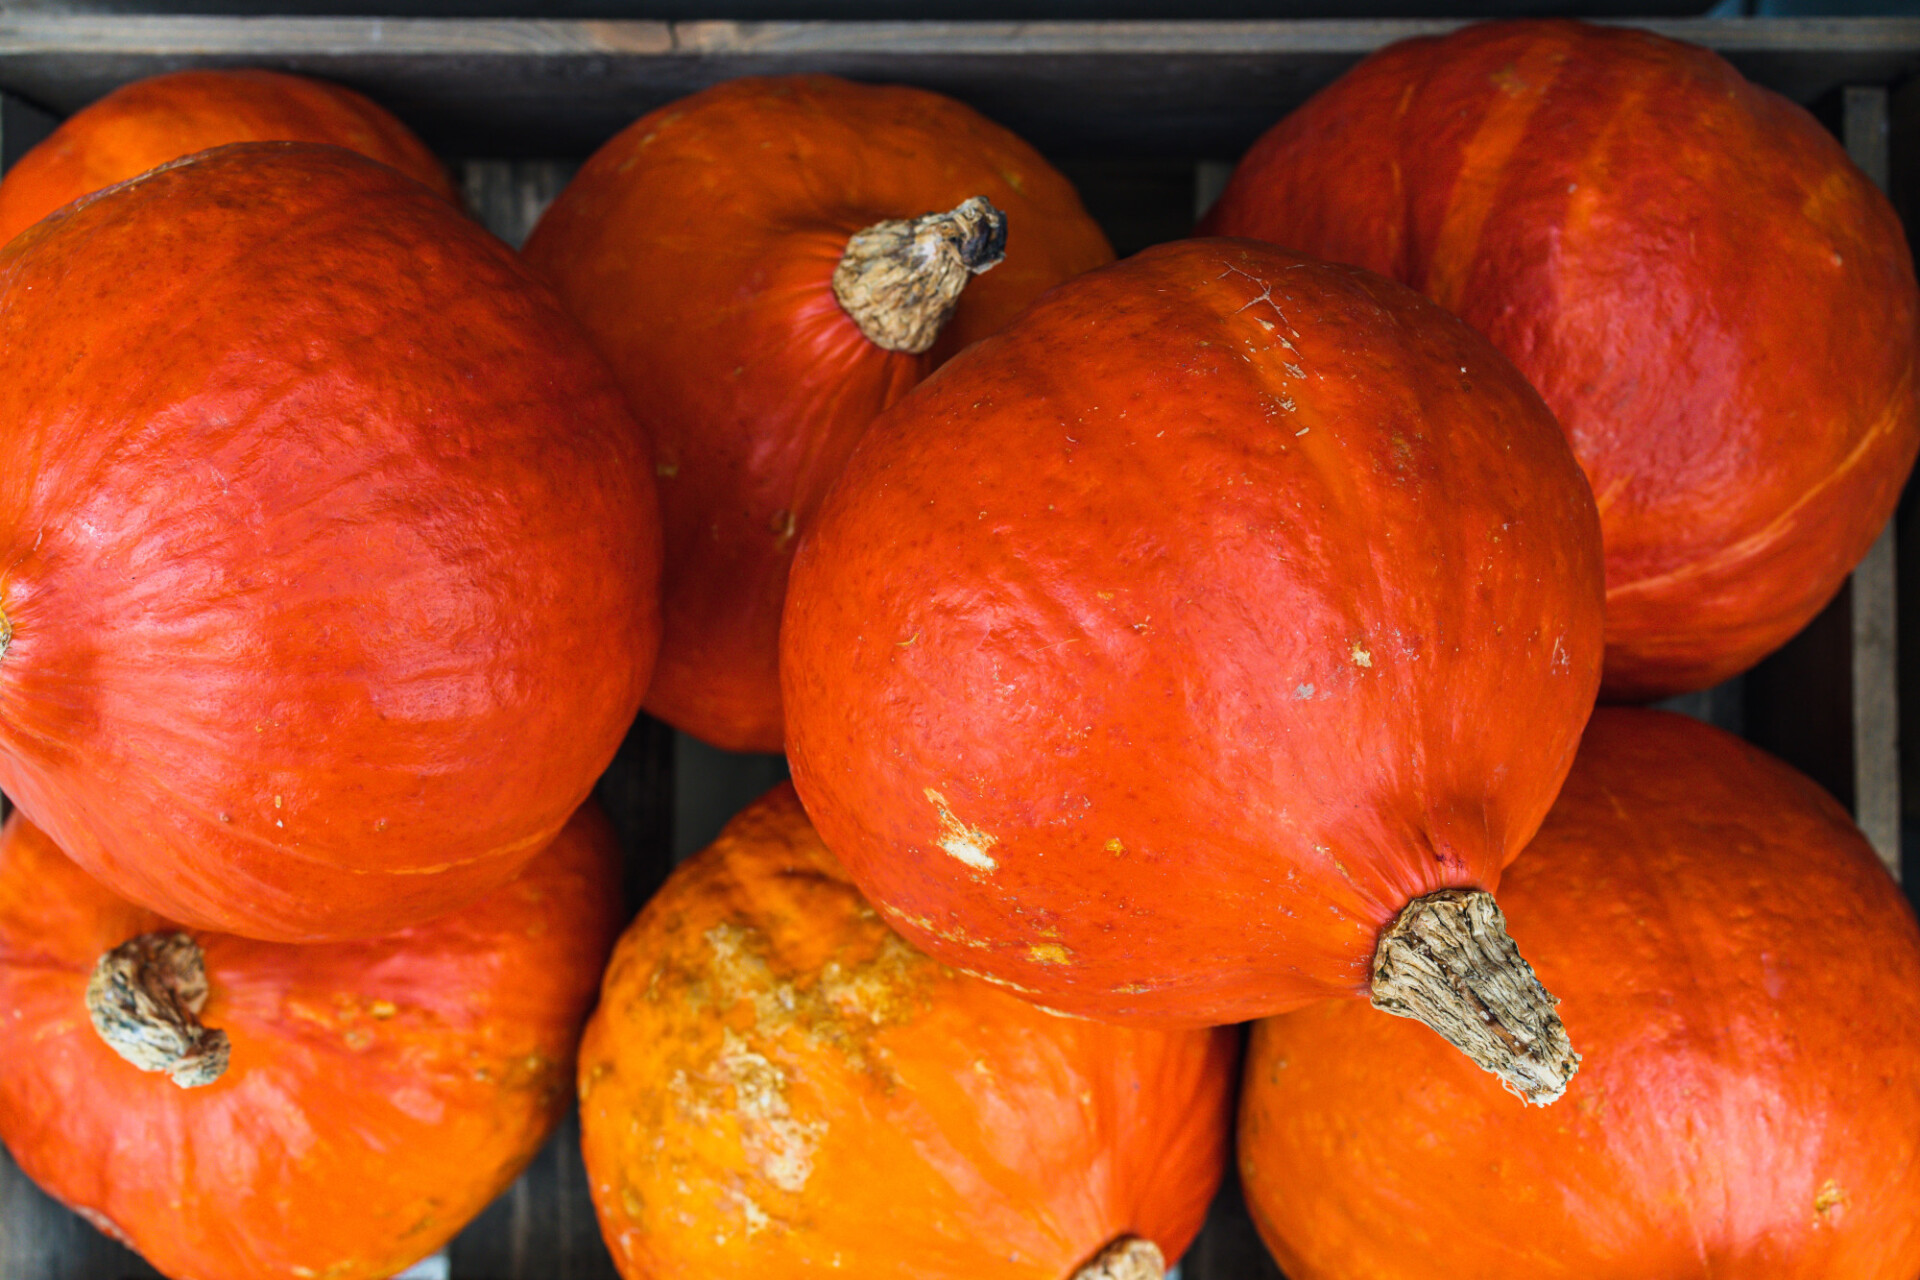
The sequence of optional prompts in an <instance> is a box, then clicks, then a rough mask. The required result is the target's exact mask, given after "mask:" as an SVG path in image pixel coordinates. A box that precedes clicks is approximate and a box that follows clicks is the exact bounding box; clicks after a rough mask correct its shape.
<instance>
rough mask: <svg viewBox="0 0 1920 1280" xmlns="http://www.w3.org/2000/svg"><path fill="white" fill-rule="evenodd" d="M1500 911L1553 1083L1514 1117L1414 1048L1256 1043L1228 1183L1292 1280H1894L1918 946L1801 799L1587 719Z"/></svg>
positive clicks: (1316, 1024)
mask: <svg viewBox="0 0 1920 1280" xmlns="http://www.w3.org/2000/svg"><path fill="white" fill-rule="evenodd" d="M1500 898H1501V901H1502V903H1504V904H1505V906H1506V909H1507V914H1508V917H1509V919H1510V920H1511V921H1512V924H1513V933H1514V936H1515V937H1516V938H1517V939H1518V940H1519V941H1520V943H1521V945H1522V946H1524V947H1525V948H1526V952H1527V955H1528V956H1529V957H1531V958H1532V960H1533V962H1534V963H1535V964H1536V965H1537V966H1538V967H1539V971H1540V976H1541V977H1542V978H1543V979H1544V980H1545V981H1546V983H1547V985H1548V986H1549V987H1551V988H1552V989H1553V991H1554V992H1556V993H1557V994H1558V995H1559V996H1561V998H1562V999H1563V1000H1564V1002H1565V1003H1564V1004H1563V1005H1562V1012H1563V1013H1564V1014H1565V1016H1566V1020H1567V1026H1568V1028H1569V1030H1570V1031H1571V1032H1572V1033H1573V1036H1574V1038H1575V1040H1576V1042H1577V1043H1578V1044H1579V1045H1580V1046H1581V1048H1582V1049H1583V1050H1584V1051H1585V1053H1586V1065H1585V1067H1584V1068H1583V1070H1582V1071H1581V1073H1580V1077H1579V1079H1577V1080H1575V1081H1574V1082H1573V1085H1572V1087H1571V1088H1570V1089H1569V1091H1568V1093H1567V1097H1566V1100H1565V1101H1564V1102H1562V1103H1561V1104H1560V1105H1559V1106H1558V1107H1555V1108H1554V1110H1553V1112H1552V1113H1551V1114H1542V1113H1537V1112H1527V1111H1523V1110H1521V1109H1520V1108H1516V1107H1514V1106H1512V1105H1511V1104H1510V1103H1509V1102H1508V1101H1507V1100H1506V1099H1505V1098H1503V1097H1502V1096H1501V1095H1500V1092H1499V1090H1497V1089H1494V1088H1490V1087H1489V1084H1490V1082H1489V1081H1487V1080H1486V1079H1485V1078H1484V1077H1482V1076H1480V1075H1478V1074H1477V1073H1475V1072H1474V1071H1472V1070H1471V1069H1466V1068H1465V1066H1464V1064H1463V1063H1461V1062H1459V1061H1458V1060H1457V1055H1455V1054H1454V1053H1453V1052H1452V1051H1451V1050H1449V1049H1448V1048H1447V1047H1446V1046H1445V1045H1444V1044H1441V1043H1440V1042H1439V1041H1437V1040H1436V1039H1435V1038H1434V1037H1432V1036H1430V1035H1428V1034H1427V1033H1426V1032H1424V1031H1422V1030H1421V1029H1420V1028H1418V1027H1414V1026H1410V1025H1408V1024H1406V1023H1395V1022H1389V1021H1387V1020H1386V1019H1383V1018H1370V1017H1367V1016H1365V1014H1364V1012H1363V1011H1359V1010H1355V1009H1352V1008H1349V1007H1348V1006H1346V1005H1344V1004H1325V1005H1321V1006H1318V1007H1315V1008H1311V1009H1303V1010H1301V1011H1299V1012H1297V1013H1292V1014H1289V1015H1287V1016H1286V1017H1283V1018H1275V1019H1273V1020H1271V1021H1268V1022H1263V1023H1261V1024H1260V1025H1259V1027H1258V1028H1256V1030H1255V1032H1254V1039H1253V1047H1252V1050H1251V1054H1250V1057H1249V1059H1248V1064H1247V1072H1246V1084H1245V1087H1244V1093H1243V1097H1242V1112H1241V1120H1240V1164H1241V1174H1242V1179H1243V1182H1244V1185H1245V1188H1246V1193H1247V1198H1248V1202H1249V1204H1250V1205H1251V1207H1252V1209H1253V1214H1254V1219H1255V1221H1256V1223H1257V1224H1258V1225H1259V1227H1260V1232H1261V1234H1262V1236H1264V1237H1265V1239H1266V1240H1267V1243H1268V1244H1269V1245H1270V1246H1271V1247H1272V1248H1273V1251H1274V1253H1275V1254H1276V1256H1277V1257H1278V1258H1279V1259H1280V1262H1281V1265H1282V1266H1283V1267H1285V1269H1286V1272H1287V1274H1288V1275H1289V1276H1293V1277H1296V1278H1297V1280H1347V1278H1348V1277H1353V1276H1366V1277H1369V1280H1402V1278H1404V1280H1468V1278H1469V1277H1472V1278H1473V1280H1479V1278H1480V1277H1486V1276H1529V1277H1540V1278H1541V1280H1552V1278H1554V1277H1564V1278H1565V1280H1642V1278H1644V1277H1649V1276H1660V1277H1663V1278H1664V1280H1680V1278H1681V1277H1702V1278H1703V1280H1704V1278H1705V1277H1708V1276H1711V1277H1714V1278H1715V1280H1720V1278H1721V1277H1726V1278H1727V1280H1745V1278H1751V1280H1835V1278H1836V1277H1840V1276H1845V1277H1847V1280H1912V1277H1913V1276H1914V1275H1915V1274H1917V1273H1920V931H1916V929H1915V927H1914V920H1913V915H1912V913H1911V912H1910V911H1909V910H1908V908H1907V905H1906V903H1905V901H1904V900H1903V899H1902V897H1901V895H1900V891H1899V889H1898V888H1897V887H1896V886H1895V885H1894V884H1893V882H1892V881H1891V880H1890V879H1889V878H1888V877H1887V875H1886V873H1885V872H1884V871H1882V870H1881V868H1880V866H1879V864H1878V863H1877V862H1876V861H1875V859H1874V855H1873V851H1872V850H1871V849H1870V848H1869V847H1868V846H1867V842H1866V841H1865V840H1864V839H1863V838H1862V837H1861V835H1860V833H1859V832H1858V831H1857V830H1856V829H1855V828H1854V826H1853V824H1852V823H1851V822H1849V821H1848V820H1847V817H1846V815H1845V814H1844V813H1843V812H1842V811H1841V810H1840V807H1839V806H1838V805H1836V804H1834V803H1833V801H1832V800H1831V799H1830V798H1828V796H1827V795H1826V794H1825V793H1824V792H1822V791H1821V790H1820V788H1819V787H1818V786H1816V785H1815V784H1814V783H1812V782H1811V781H1809V780H1808V779H1806V778H1804V777H1802V776H1800V775H1799V774H1797V773H1795V772H1794V771H1793V770H1792V769H1790V768H1788V767H1787V766H1786V765H1784V764H1781V763H1780V762H1779V761H1777V760H1774V759H1771V758H1770V757H1768V756H1766V755H1764V754H1763V753H1761V752H1760V751H1758V750H1756V749H1754V748H1753V747H1749V746H1747V745H1745V744H1744V743H1742V742H1740V741H1739V740H1738V739H1735V738H1733V737H1730V736H1729V735H1727V734H1724V733H1721V732H1720V731H1718V730H1716V729H1711V728H1708V727H1706V726H1704V725H1701V724H1698V723H1695V722H1693V721H1690V720H1684V719H1681V718H1680V717H1677V716H1671V715H1667V714H1665V713H1662V712H1651V711H1627V710H1602V711H1601V712H1599V713H1597V714H1596V715H1595V716H1594V719H1593V723H1592V724H1591V725H1590V726H1589V727H1588V729H1587V736H1586V740H1585V742H1584V743H1583V744H1582V746H1581V748H1580V755H1579V758H1578V759H1577V760H1576V761H1575V763H1574V767H1573V773H1572V776H1570V777H1569V778H1568V779H1567V785H1566V789H1565V790H1564V791H1562V792H1561V794H1560V800H1559V802H1558V803H1557V804H1556V805H1555V806H1554V809H1553V812H1552V814H1551V815H1549V817H1548V818H1547V821H1546V825H1545V826H1544V827H1542V828H1541V831H1540V835H1539V837H1538V838H1537V839H1536V840H1535V841H1534V842H1533V844H1532V845H1531V846H1530V847H1529V848H1528V849H1527V851H1526V853H1525V854H1524V855H1522V856H1521V858H1520V859H1519V861H1517V862H1515V863H1514V864H1513V866H1512V867H1511V868H1510V869H1509V870H1508V872H1507V875H1506V878H1505V879H1504V880H1503V881H1502V882H1501V885H1500Z"/></svg>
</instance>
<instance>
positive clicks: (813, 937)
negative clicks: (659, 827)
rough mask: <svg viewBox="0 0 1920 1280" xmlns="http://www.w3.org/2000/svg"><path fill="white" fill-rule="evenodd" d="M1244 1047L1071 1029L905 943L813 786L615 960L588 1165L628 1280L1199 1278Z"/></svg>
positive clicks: (584, 1048)
mask: <svg viewBox="0 0 1920 1280" xmlns="http://www.w3.org/2000/svg"><path fill="white" fill-rule="evenodd" d="M1237 1056H1238V1044H1237V1033H1235V1032H1234V1031H1232V1030H1231V1029H1226V1028H1221V1029H1215V1030H1209V1031H1180V1032H1161V1031H1150V1030H1134V1029H1127V1028H1121V1027H1113V1026H1107V1025H1104V1024H1101V1023H1095V1022H1088V1021H1085V1020H1082V1019H1077V1018H1072V1019H1070V1018H1060V1017H1056V1016H1053V1015H1050V1014H1047V1013H1045V1012H1043V1011H1041V1010H1038V1009H1035V1008H1033V1007H1032V1006H1031V1005H1029V1004H1027V1003H1026V1002H1024V1001H1022V1000H1019V999H1017V998H1015V997H1013V996H1010V995H1008V994H1006V993H1005V992H1002V991H1000V990H998V989H996V988H994V987H992V986H989V985H988V984H986V983H984V982H981V981H979V980H977V979H974V978H968V977H965V976H962V975H960V974H957V973H955V972H954V971H953V970H951V969H948V968H947V967H946V966H944V965H941V964H939V963H937V962H935V961H933V960H931V959H928V958H927V957H926V956H924V955H922V954H920V953H919V952H917V951H915V950H914V949H913V948H912V947H910V946H908V945H907V944H906V943H905V942H903V941H902V940H901V939H900V938H899V936H898V935H896V934H895V933H893V932H892V931H891V930H889V929H888V928H887V927H886V925H884V924H883V923H881V921H880V920H879V919H878V917H877V916H876V915H875V914H874V912H873V910H872V908H870V907H869V906H868V905H867V904H866V903H865V902H864V901H863V900H862V899H861V897H860V894H859V891H858V890H856V889H855V888H854V887H853V885H852V884H851V883H850V882H849V881H848V880H847V878H846V874H845V872H843V871H842V870H841V869H840V868H839V866H838V865H837V864H836V863H835V862H834V860H833V857H832V855H831V854H829V853H828V852H827V850H826V848H825V847H824V846H823V845H822V844H821V843H820V839H819V837H818V836H817V835H816V834H815V833H814V831H813V829H812V827H811V826H810V825H809V824H808V822H807V818H806V815H805V813H804V812H803V811H802V810H801V808H800V805H799V802H798V801H797V800H796V799H795V797H794V794H793V791H792V788H791V787H790V786H788V785H787V784H785V783H782V784H781V785H780V786H779V787H777V788H775V789H774V790H773V791H771V792H769V793H768V794H767V795H766V796H764V797H762V798H761V799H760V800H759V801H758V802H756V803H755V804H754V805H752V806H751V807H749V808H748V809H747V810H746V811H745V812H743V813H742V814H741V815H740V816H738V817H737V818H735V819H734V821H733V822H732V823H731V824H730V825H729V826H728V827H727V829H726V830H725V831H724V832H722V834H721V835H720V838H719V839H718V840H717V841H715V843H714V844H713V845H711V846H710V847H708V848H707V849H706V850H705V851H704V852H703V853H701V854H699V855H697V856H696V857H695V858H693V859H692V860H691V861H689V862H688V863H686V864H684V865H683V866H681V867H680V868H679V869H678V870H677V871H676V872H675V873H674V875H673V878H672V879H670V880H669V881H668V882H667V885H666V887H665V888H663V889H662V890H661V891H660V893H659V894H658V895H657V896H656V897H655V898H654V899H653V900H652V901H651V902H650V903H649V904H648V905H647V907H646V909H645V910H644V911H643V912H642V913H641V915H640V918H639V920H638V921H636V922H635V923H634V925H633V926H632V927H631V928H629V929H628V931H627V933H626V935H625V936H624V937H623V938H621V940H620V943H619V946H618V947H617V948H616V949H615V952H614V958H613V963H612V964H611V966H610V967H609V968H608V970H607V979H606V984H605V987H604V989H603V991H602V993H601V1003H600V1008H599V1010H598V1011H597V1012H596V1013H595V1015H594V1017H593V1019H592V1021H591V1022H590V1023H589V1024H588V1027H587V1035H586V1039H585V1040H584V1042H583V1043H582V1045H581V1051H580V1112H581V1146H582V1151H583V1153H584V1155H585V1157H586V1163H587V1173H588V1179H589V1182H590V1185H591V1187H592V1193H593V1201H594V1207H595V1208H596V1209H597V1210H598V1212H599V1215H600V1225H601V1230H602V1232H603V1234H604V1235H605V1236H606V1239H607V1243H608V1246H609V1247H610V1248H611V1249H612V1251H613V1255H614V1259H615V1261H616V1263H617V1264H618V1266H619V1268H620V1273H621V1274H622V1275H623V1276H626V1277H629V1278H637V1277H646V1276H680V1275H685V1276H702V1277H711V1278H713V1280H720V1278H723V1277H739V1278H741V1280H746V1278H747V1277H752V1278H753V1280H784V1278H785V1277H798V1276H813V1275H819V1274H823V1273H824V1272H826V1271H828V1270H832V1269H838V1270H839V1271H840V1273H842V1274H845V1275H850V1276H901V1277H911V1278H913V1280H949V1278H951V1280H963V1278H964V1280H972V1278H973V1277H978V1276H988V1275H990V1276H994V1277H996V1278H1004V1280H1068V1278H1069V1277H1070V1276H1072V1275H1073V1274H1074V1272H1075V1271H1076V1269H1077V1268H1079V1267H1081V1266H1082V1265H1084V1264H1085V1263H1086V1262H1087V1261H1088V1260H1089V1259H1090V1258H1091V1257H1093V1256H1094V1255H1095V1254H1096V1253H1098V1252H1099V1251H1100V1250H1101V1249H1102V1247H1103V1246H1105V1245H1107V1244H1108V1242H1109V1241H1111V1240H1113V1239H1114V1238H1115V1237H1116V1236H1120V1235H1123V1234H1133V1235H1136V1236H1140V1237H1144V1238H1146V1239H1148V1240H1151V1241H1153V1242H1155V1243H1157V1244H1158V1245H1159V1246H1160V1248H1161V1251H1162V1252H1163V1253H1164V1255H1165V1256H1166V1258H1168V1259H1173V1258H1176V1257H1178V1256H1179V1254H1180V1253H1181V1251H1182V1250H1184V1249H1185V1248H1186V1246H1187V1245H1188V1244H1189V1243H1190V1242H1191V1241H1192V1239H1193V1237H1194V1236H1195V1235H1196V1234H1197V1233H1198V1231H1199V1229H1200V1225H1201V1222H1202V1220H1203V1219H1204V1218H1205V1216H1206V1210H1207V1204H1208V1202H1209V1201H1210V1200H1211V1198H1212V1195H1213V1192H1214V1189H1215V1187H1216V1185H1217V1184H1218V1182H1219V1178H1220V1173H1221V1170H1222V1167H1223V1166H1224V1164H1225V1160H1226V1141H1227V1126H1228V1123H1229V1114H1228V1113H1229V1111H1230V1109H1231V1101H1232V1090H1233V1083H1234V1067H1235V1060H1236V1058H1237Z"/></svg>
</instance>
